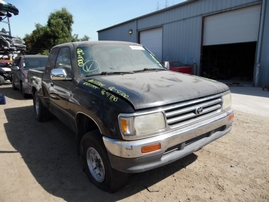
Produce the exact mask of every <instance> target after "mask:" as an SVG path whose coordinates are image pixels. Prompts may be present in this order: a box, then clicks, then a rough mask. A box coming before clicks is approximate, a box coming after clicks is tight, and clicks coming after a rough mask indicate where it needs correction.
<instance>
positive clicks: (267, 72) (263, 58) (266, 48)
mask: <svg viewBox="0 0 269 202" xmlns="http://www.w3.org/2000/svg"><path fill="white" fill-rule="evenodd" d="M264 1H265V2H263V3H264V4H265V7H264V9H265V16H264V19H263V20H262V21H263V24H264V27H263V30H262V39H261V47H260V51H261V54H260V58H257V62H258V63H260V70H259V72H258V77H259V81H258V85H259V86H260V85H267V86H269V12H268V11H269V2H268V0H264Z"/></svg>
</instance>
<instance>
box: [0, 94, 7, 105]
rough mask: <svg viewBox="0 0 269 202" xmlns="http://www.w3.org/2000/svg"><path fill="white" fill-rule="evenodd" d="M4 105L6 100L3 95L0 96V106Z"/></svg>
mask: <svg viewBox="0 0 269 202" xmlns="http://www.w3.org/2000/svg"><path fill="white" fill-rule="evenodd" d="M4 104H6V98H5V96H4V95H3V94H0V105H4Z"/></svg>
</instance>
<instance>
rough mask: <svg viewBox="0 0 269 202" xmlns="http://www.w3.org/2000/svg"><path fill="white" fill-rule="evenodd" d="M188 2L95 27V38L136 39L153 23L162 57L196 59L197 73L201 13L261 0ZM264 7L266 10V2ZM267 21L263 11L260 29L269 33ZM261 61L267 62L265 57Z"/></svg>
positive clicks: (265, 38)
mask: <svg viewBox="0 0 269 202" xmlns="http://www.w3.org/2000/svg"><path fill="white" fill-rule="evenodd" d="M188 2H189V3H183V4H178V5H175V6H172V7H170V8H166V9H163V10H160V11H157V12H154V13H151V14H148V15H145V16H141V17H139V18H137V19H134V20H130V21H128V22H126V23H121V24H119V25H115V26H112V27H110V28H106V29H104V30H100V31H98V34H99V40H124V41H131V42H139V32H141V31H143V30H147V29H152V28H156V27H162V28H163V54H162V55H163V60H164V59H174V60H181V61H182V62H184V63H188V64H190V63H192V62H193V61H195V62H196V63H197V73H198V74H199V72H200V67H199V64H200V55H201V44H202V33H203V30H202V29H203V17H205V16H209V15H213V14H217V13H220V12H226V11H231V10H234V9H239V8H243V7H246V6H251V5H256V4H260V3H261V2H262V0H190V1H188ZM266 10H267V11H268V10H269V9H268V3H267V8H266ZM268 22H269V19H268V12H267V14H266V20H265V22H264V23H266V27H265V30H264V31H265V32H266V33H269V31H268V29H269V28H268ZM129 29H132V30H134V33H133V34H132V35H129V34H128V30H129ZM268 37H269V34H264V35H263V41H264V42H265V41H267V42H268ZM268 47H269V45H265V46H263V54H266V52H267V53H268V52H269V51H268ZM264 50H265V51H264ZM264 52H265V53H264ZM262 57H264V56H262ZM267 58H268V56H267ZM265 63H266V64H269V62H268V61H266V62H265ZM267 69H269V68H267ZM268 71H269V70H268ZM265 72H267V71H265ZM267 74H268V72H267Z"/></svg>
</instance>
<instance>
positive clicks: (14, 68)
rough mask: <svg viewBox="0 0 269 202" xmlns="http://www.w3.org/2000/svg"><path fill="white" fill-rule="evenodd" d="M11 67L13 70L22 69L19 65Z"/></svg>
mask: <svg viewBox="0 0 269 202" xmlns="http://www.w3.org/2000/svg"><path fill="white" fill-rule="evenodd" d="M11 69H12V70H13V71H19V70H20V68H19V67H18V66H11Z"/></svg>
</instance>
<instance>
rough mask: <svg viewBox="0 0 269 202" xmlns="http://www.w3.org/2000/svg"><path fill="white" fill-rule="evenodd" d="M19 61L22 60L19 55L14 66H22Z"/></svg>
mask: <svg viewBox="0 0 269 202" xmlns="http://www.w3.org/2000/svg"><path fill="white" fill-rule="evenodd" d="M19 61H20V58H19V57H18V58H15V59H14V61H13V64H12V65H13V66H19V67H20V65H19V64H20V63H19Z"/></svg>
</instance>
